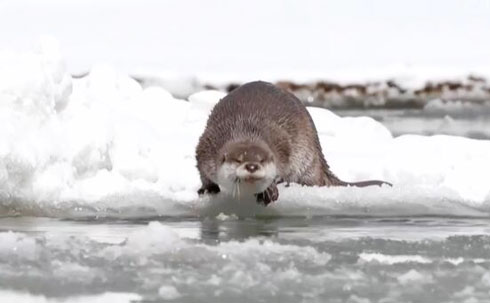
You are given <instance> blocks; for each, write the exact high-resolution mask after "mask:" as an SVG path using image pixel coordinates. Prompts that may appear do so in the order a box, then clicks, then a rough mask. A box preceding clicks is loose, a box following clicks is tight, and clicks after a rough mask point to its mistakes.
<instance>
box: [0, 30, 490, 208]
mask: <svg viewBox="0 0 490 303" xmlns="http://www.w3.org/2000/svg"><path fill="white" fill-rule="evenodd" d="M222 97H223V94H222V93H220V92H215V91H205V92H200V93H197V94H194V95H192V96H191V97H189V101H187V100H179V99H175V98H174V97H172V95H171V94H169V93H168V92H167V91H165V90H164V89H162V88H159V87H148V88H145V89H143V88H142V87H141V86H140V85H139V84H138V83H137V82H136V81H134V80H133V79H131V78H130V77H129V76H127V75H125V74H122V73H119V72H118V71H116V70H114V69H112V68H111V67H109V66H104V65H99V66H96V67H94V68H93V69H92V70H91V72H90V74H89V75H88V76H87V77H85V78H82V79H72V78H71V76H70V75H69V73H68V72H67V69H66V68H65V65H64V63H63V58H62V55H61V53H60V51H59V47H58V45H57V43H56V41H53V40H51V39H44V40H42V43H41V44H40V46H39V47H38V48H37V49H36V50H35V51H32V52H24V53H19V52H16V53H12V52H10V53H7V52H3V53H0V213H3V214H12V213H14V214H19V213H20V214H31V215H49V216H62V217H70V216H84V215H100V216H104V215H114V216H124V217H131V216H153V215H164V216H182V215H184V216H207V215H217V214H219V213H224V214H237V215H239V216H251V215H273V216H276V215H278V216H312V215H330V214H336V215H419V214H420V215H468V216H472V215H474V216H487V215H488V213H489V212H490V186H489V183H488V180H490V141H485V140H473V139H467V138H463V137H453V136H442V135H439V136H432V137H425V136H418V135H404V136H400V137H396V138H393V137H392V135H391V134H390V132H389V131H388V129H387V128H386V127H384V126H383V125H382V124H380V123H379V122H376V121H375V120H373V119H371V118H367V117H361V118H340V117H339V116H337V115H335V114H334V113H332V112H330V111H328V110H325V109H319V108H309V111H310V113H311V114H312V116H313V119H314V121H315V124H316V126H317V129H318V133H319V135H320V140H321V143H322V147H323V150H324V154H325V156H326V159H327V161H328V163H329V164H330V166H331V169H332V170H333V172H335V173H336V174H337V175H338V176H339V177H340V178H341V179H344V180H348V181H357V180H364V179H382V180H386V181H389V182H391V183H393V184H394V186H393V187H391V188H390V187H387V186H385V187H382V188H379V187H369V188H362V189H361V188H342V187H338V188H318V187H314V188H311V187H301V186H298V185H292V186H291V187H288V188H285V187H280V198H279V200H278V201H277V202H276V203H273V204H272V205H270V206H268V207H266V208H265V207H263V206H260V205H257V204H256V203H255V202H253V201H248V200H247V201H233V200H231V199H230V197H226V196H224V195H222V194H220V195H218V196H216V197H209V196H208V197H201V198H200V197H198V195H197V193H196V191H197V189H198V188H199V186H200V180H199V176H198V171H197V169H196V167H195V165H196V161H195V156H194V153H195V147H196V144H197V142H198V138H199V136H200V134H201V133H202V132H203V130H204V126H205V123H206V119H207V117H208V115H209V112H210V110H211V109H212V106H213V104H215V103H216V102H218V101H219V99H220V98H222Z"/></svg>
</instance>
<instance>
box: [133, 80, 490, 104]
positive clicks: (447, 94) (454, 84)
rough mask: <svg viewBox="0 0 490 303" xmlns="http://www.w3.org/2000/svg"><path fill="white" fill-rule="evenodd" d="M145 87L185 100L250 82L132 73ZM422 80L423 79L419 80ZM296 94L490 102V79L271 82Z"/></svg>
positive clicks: (331, 100) (326, 99)
mask: <svg viewBox="0 0 490 303" xmlns="http://www.w3.org/2000/svg"><path fill="white" fill-rule="evenodd" d="M133 78H134V79H135V80H136V81H138V82H139V83H140V84H141V86H142V87H144V88H145V87H151V86H157V87H162V88H164V89H166V90H167V91H169V92H170V93H171V94H172V95H174V96H175V97H177V98H182V99H186V98H187V97H188V96H189V95H191V94H193V93H196V92H199V91H202V90H218V91H222V92H226V93H228V92H231V91H232V90H234V89H235V88H237V87H238V86H240V85H241V84H243V83H245V82H247V81H243V82H239V81H229V82H226V81H223V82H213V81H206V80H200V79H198V78H197V77H195V78H194V77H188V78H185V79H171V78H169V77H167V78H166V77H159V76H133ZM419 82H420V81H419ZM272 83H274V84H276V85H277V86H279V87H282V88H284V89H286V90H288V91H290V92H292V93H293V94H294V95H296V96H297V97H298V98H299V99H300V100H301V101H303V102H304V103H305V104H306V105H309V106H316V107H323V108H331V109H422V108H424V107H425V106H427V104H429V102H430V101H432V100H435V99H437V100H441V101H442V103H448V104H451V103H454V102H459V103H464V104H475V105H490V81H489V80H488V79H487V78H486V77H483V76H478V75H475V74H469V75H468V76H466V77H459V78H449V77H448V80H426V81H423V82H421V83H419V84H418V85H409V84H407V83H405V82H404V81H403V80H398V79H393V78H388V79H386V80H376V81H366V82H354V81H352V82H350V81H344V82H341V81H338V82H337V81H324V80H316V81H293V80H279V81H272Z"/></svg>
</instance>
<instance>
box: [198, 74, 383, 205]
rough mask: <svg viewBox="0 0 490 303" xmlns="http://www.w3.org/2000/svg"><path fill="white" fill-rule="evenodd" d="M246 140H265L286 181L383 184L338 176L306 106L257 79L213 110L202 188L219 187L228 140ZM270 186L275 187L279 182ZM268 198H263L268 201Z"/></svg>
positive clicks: (202, 151) (205, 138) (201, 153)
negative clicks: (347, 180)
mask: <svg viewBox="0 0 490 303" xmlns="http://www.w3.org/2000/svg"><path fill="white" fill-rule="evenodd" d="M243 141H253V142H257V143H259V144H266V145H267V147H268V149H270V151H271V152H272V155H273V160H274V161H275V164H276V166H277V174H278V180H281V181H284V182H287V183H289V182H293V183H298V184H302V185H307V186H315V185H316V186H335V185H340V186H347V185H354V186H369V185H382V184H384V183H385V182H383V181H364V182H357V183H349V182H345V181H342V180H340V179H339V178H337V176H335V175H334V174H333V173H332V172H331V171H330V168H329V166H328V164H327V162H326V161H325V157H324V156H323V152H322V149H321V146H320V141H319V139H318V135H317V131H316V128H315V125H314V123H313V120H312V119H311V116H310V114H309V113H308V111H307V110H306V107H305V106H304V105H303V104H302V103H301V101H300V100H298V99H297V98H296V97H295V96H294V95H292V94H291V93H289V92H286V91H284V90H282V89H280V88H278V87H276V86H274V85H272V84H269V83H266V82H261V81H257V82H251V83H247V84H244V85H242V86H240V87H238V88H236V89H235V90H233V91H232V92H231V93H229V94H228V95H227V96H226V97H224V98H223V99H222V100H220V102H219V103H218V104H216V106H215V107H214V109H213V111H212V112H211V115H210V116H209V119H208V122H207V125H206V129H205V131H204V133H203V134H202V136H201V138H200V139H199V144H198V146H197V149H196V158H197V167H198V169H199V173H200V176H201V180H202V185H203V186H202V188H201V189H200V190H199V193H204V192H206V191H207V192H219V185H217V184H216V171H217V169H218V168H219V165H220V162H219V161H220V160H219V155H222V154H223V149H224V147H225V146H226V145H227V144H230V142H231V143H234V142H243ZM225 149H226V147H225ZM271 186H273V187H275V184H272V185H271ZM272 190H274V189H272ZM265 194H266V193H265ZM275 198H276V199H277V195H276V197H275ZM274 200H275V199H274ZM268 202H270V201H265V203H266V204H267V203H268Z"/></svg>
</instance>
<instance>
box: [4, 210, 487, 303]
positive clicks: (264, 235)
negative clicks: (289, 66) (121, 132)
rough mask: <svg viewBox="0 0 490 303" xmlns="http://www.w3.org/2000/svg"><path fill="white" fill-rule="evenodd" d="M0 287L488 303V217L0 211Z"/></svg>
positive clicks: (118, 296) (51, 292) (128, 295)
mask: <svg viewBox="0 0 490 303" xmlns="http://www.w3.org/2000/svg"><path fill="white" fill-rule="evenodd" d="M0 286H1V287H0V293H1V294H2V295H4V298H5V297H7V298H9V297H10V298H13V299H12V302H21V301H22V300H21V299H22V298H23V299H24V301H25V302H46V300H48V301H50V300H54V301H55V302H63V301H68V302H71V301H74V300H78V301H77V302H89V301H90V300H91V299H94V300H96V299H99V300H101V302H106V301H114V302H161V301H175V302H362V303H364V302H488V301H489V300H490V219H475V218H473V219H471V218H456V217H455V218H434V217H419V218H366V217H350V218H349V217H312V218H304V217H297V218H291V217H290V218H249V219H238V218H234V217H226V216H218V217H216V218H185V217H181V218H150V219H138V220H134V219H133V220H129V221H128V220H98V219H95V218H87V219H85V220H61V219H48V218H33V217H14V218H2V219H0ZM26 293H29V295H26ZM104 296H105V297H104ZM80 298H81V299H80ZM104 298H105V299H104ZM2 302H8V300H7V301H5V300H3V301H2Z"/></svg>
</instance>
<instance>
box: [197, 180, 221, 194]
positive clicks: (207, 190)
mask: <svg viewBox="0 0 490 303" xmlns="http://www.w3.org/2000/svg"><path fill="white" fill-rule="evenodd" d="M220 191H221V190H220V188H219V186H218V185H217V184H214V183H212V184H209V185H203V186H202V187H201V188H199V190H198V191H197V194H198V195H204V194H217V193H219V192H220Z"/></svg>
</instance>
